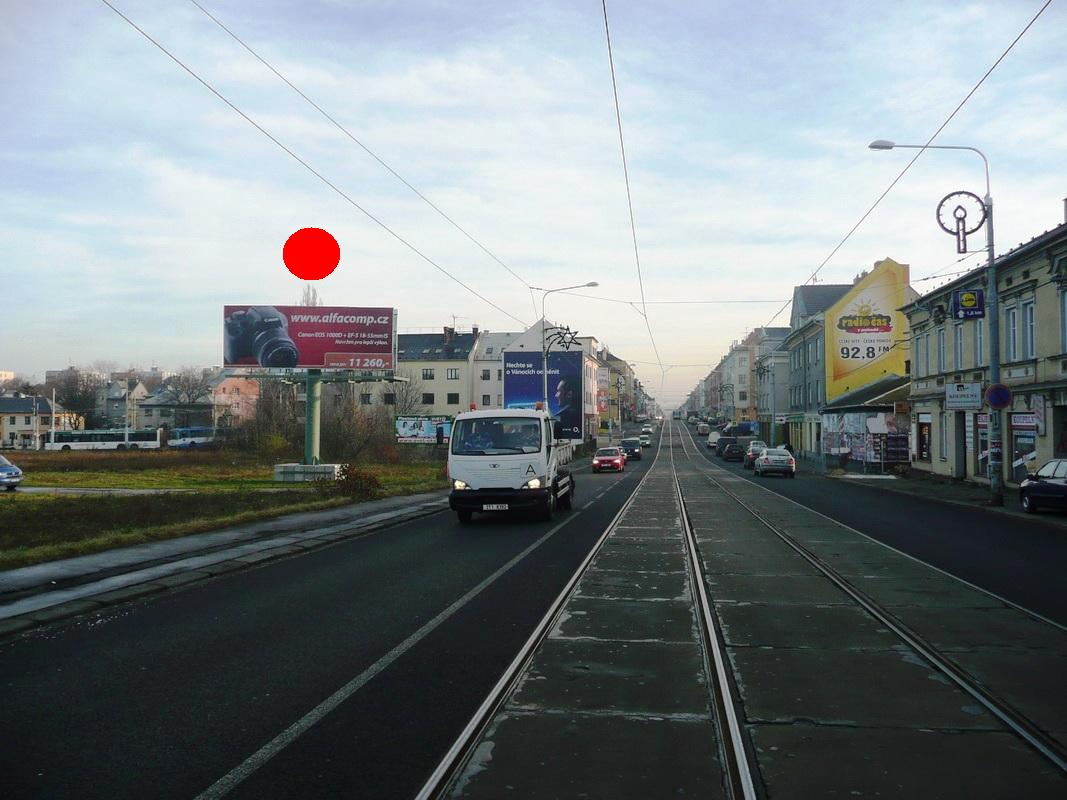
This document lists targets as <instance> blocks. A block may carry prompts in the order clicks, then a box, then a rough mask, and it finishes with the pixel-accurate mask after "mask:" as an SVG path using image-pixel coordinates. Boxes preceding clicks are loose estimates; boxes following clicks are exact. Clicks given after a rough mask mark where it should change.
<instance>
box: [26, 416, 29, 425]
mask: <svg viewBox="0 0 1067 800" xmlns="http://www.w3.org/2000/svg"><path fill="white" fill-rule="evenodd" d="M26 424H27V425H29V424H30V418H29V417H26Z"/></svg>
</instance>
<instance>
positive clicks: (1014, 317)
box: [1004, 307, 1019, 361]
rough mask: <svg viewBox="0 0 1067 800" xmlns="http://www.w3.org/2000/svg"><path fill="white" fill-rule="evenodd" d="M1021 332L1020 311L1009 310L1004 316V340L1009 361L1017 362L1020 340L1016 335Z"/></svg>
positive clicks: (1013, 308)
mask: <svg viewBox="0 0 1067 800" xmlns="http://www.w3.org/2000/svg"><path fill="white" fill-rule="evenodd" d="M1018 332H1019V309H1017V308H1015V307H1012V308H1009V309H1008V311H1007V313H1006V314H1005V315H1004V338H1005V339H1006V341H1005V342H1004V344H1005V348H1004V350H1005V358H1007V360H1008V361H1015V360H1016V359H1017V358H1018V357H1019V349H1018V338H1017V337H1016V334H1017V333H1018Z"/></svg>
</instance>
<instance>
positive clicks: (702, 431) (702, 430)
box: [697, 422, 711, 436]
mask: <svg viewBox="0 0 1067 800" xmlns="http://www.w3.org/2000/svg"><path fill="white" fill-rule="evenodd" d="M709 433H711V426H710V425H708V423H706V422H700V423H698V424H697V436H707V435H708V434H709Z"/></svg>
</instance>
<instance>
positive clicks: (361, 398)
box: [359, 394, 370, 406]
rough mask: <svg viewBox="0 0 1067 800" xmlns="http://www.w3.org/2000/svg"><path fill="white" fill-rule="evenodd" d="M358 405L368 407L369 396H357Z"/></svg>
mask: <svg viewBox="0 0 1067 800" xmlns="http://www.w3.org/2000/svg"><path fill="white" fill-rule="evenodd" d="M359 404H360V405H361V406H369V405H370V395H369V394H361V395H360V396H359Z"/></svg>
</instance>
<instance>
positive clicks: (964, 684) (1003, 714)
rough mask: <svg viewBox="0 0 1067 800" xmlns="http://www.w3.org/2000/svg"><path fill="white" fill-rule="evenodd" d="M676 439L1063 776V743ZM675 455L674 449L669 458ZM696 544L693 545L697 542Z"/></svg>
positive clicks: (683, 437)
mask: <svg viewBox="0 0 1067 800" xmlns="http://www.w3.org/2000/svg"><path fill="white" fill-rule="evenodd" d="M673 428H674V424H673V421H672V424H671V430H672V439H673V435H674V434H673ZM678 436H679V440H680V441H681V443H682V451H683V453H684V454H685V456H686V458H687V459H688V460H689V461H690V463H691V464H693V465H696V466H697V470H698V472H699V474H700V475H701V476H702V477H703V478H704V479H705V480H706V481H708V482H709V483H710V484H711V485H713V486H714V487H715V488H716V489H718V490H719V491H721V492H722V493H723V494H724V495H725V496H726V497H729V498H730V499H732V500H733V501H734V502H735V503H736V504H737V505H738V506H739V507H740V508H741V509H743V510H744V511H745V512H747V513H748V514H749V515H750V516H751V517H753V518H754V519H755V520H757V521H758V522H759V523H760V524H761V525H762V526H764V527H765V528H767V529H768V530H769V531H770V532H771V533H773V534H774V535H775V536H776V537H777V539H778V540H780V541H781V542H782V543H783V544H785V545H786V546H787V547H789V548H790V550H791V551H793V552H795V553H796V554H797V555H799V556H800V557H801V558H803V559H804V560H805V561H806V562H807V563H808V564H810V565H811V566H812V567H814V568H815V569H816V570H818V571H819V573H821V574H822V575H823V576H825V577H826V578H827V579H828V580H830V581H831V582H832V583H833V584H834V585H835V586H836V587H837V588H838V589H840V590H841V591H842V592H844V593H845V594H846V595H847V596H848V597H849V598H850V599H851V600H852V601H853V602H855V603H856V604H857V605H858V606H859V607H860V608H861V609H863V611H865V612H866V613H867V614H869V615H871V616H872V617H874V619H876V620H877V621H878V622H879V623H880V624H882V625H884V626H885V627H886V628H887V629H889V630H890V631H892V633H893V634H894V635H896V636H897V637H898V638H899V639H900V640H901V641H902V642H903V643H904V644H905V645H907V646H908V647H909V648H911V650H913V651H914V652H915V653H916V654H917V655H918V656H920V657H921V658H922V659H923V660H924V661H925V662H926V663H927V664H929V665H930V666H931V667H933V668H934V669H935V670H937V672H938V673H940V674H941V675H942V676H944V677H945V678H946V679H947V680H949V681H950V682H951V683H952V684H954V685H955V686H957V687H958V688H959V689H961V690H962V691H964V692H966V693H967V694H968V695H970V696H971V697H972V698H973V699H974V700H976V701H977V702H978V703H979V704H980V705H981V706H982V707H983V708H984V709H985V710H986V711H988V712H989V713H990V714H992V715H993V716H994V717H995V718H996V719H998V720H999V721H1000V722H1001V723H1002V724H1003V725H1004V726H1005V727H1006V728H1007V729H1008V730H1009V731H1011V732H1012V733H1013V734H1015V735H1016V736H1017V737H1019V738H1020V739H1021V740H1022V741H1024V742H1025V743H1026V744H1027V745H1028V746H1029V747H1030V748H1031V749H1033V750H1034V751H1036V752H1037V753H1038V754H1040V755H1041V756H1042V757H1043V758H1044V759H1045V760H1046V761H1048V762H1049V763H1050V764H1051V765H1053V766H1054V767H1055V768H1056V769H1057V770H1058V771H1059V772H1060V773H1061V774H1063V775H1067V751H1065V749H1064V747H1063V745H1062V744H1061V743H1060V742H1059V741H1057V740H1056V739H1054V738H1052V737H1051V736H1049V735H1048V734H1046V733H1045V732H1044V731H1043V730H1042V729H1041V728H1040V727H1039V726H1038V725H1037V724H1036V723H1035V722H1033V721H1032V720H1031V719H1029V718H1028V717H1027V716H1026V715H1025V714H1024V713H1023V712H1021V711H1020V710H1019V709H1017V708H1016V707H1014V706H1013V705H1012V704H1011V703H1009V702H1008V701H1007V700H1005V699H1004V698H1002V697H998V696H997V695H996V694H995V693H993V692H992V691H990V690H989V689H988V688H987V687H985V686H984V685H983V684H982V683H981V682H980V681H979V680H978V679H977V678H975V677H974V676H973V675H971V674H970V673H969V672H968V671H967V670H966V669H965V668H963V667H962V666H961V665H959V664H958V663H957V662H956V661H955V660H953V659H952V658H950V657H949V656H947V655H946V654H945V653H943V652H941V651H939V650H938V649H937V648H936V647H935V646H934V645H933V644H931V643H930V642H929V641H928V640H927V639H925V638H924V637H923V636H921V635H920V634H919V633H918V632H916V631H915V630H913V629H912V628H911V627H909V626H908V625H906V624H905V623H904V622H903V621H902V620H900V619H899V618H898V617H897V616H896V615H894V614H893V613H892V612H891V611H889V610H888V609H887V608H886V607H885V606H884V605H882V604H880V603H878V602H877V601H876V600H874V599H873V598H872V597H870V596H869V595H868V594H866V593H864V592H863V591H861V590H860V589H859V588H857V587H856V586H855V585H854V584H853V583H852V582H850V581H849V580H848V579H847V578H846V576H844V575H842V574H841V573H840V572H839V571H837V570H835V569H834V568H833V567H831V566H830V565H828V564H826V563H825V562H824V561H823V560H822V559H820V558H819V557H818V556H817V555H816V554H815V553H813V552H812V551H811V550H810V549H809V548H807V547H805V546H804V545H803V544H802V543H801V542H799V541H797V539H796V538H795V537H793V536H791V535H790V534H789V533H788V532H786V531H784V530H782V528H781V527H780V526H779V525H777V524H775V523H774V522H773V521H771V520H770V519H768V518H767V517H766V516H765V515H764V514H761V513H760V512H759V511H758V510H757V509H756V508H754V507H753V506H752V504H751V503H750V502H747V501H746V500H745V499H744V498H742V497H741V496H740V495H739V494H738V493H737V492H735V491H733V490H731V488H730V487H729V485H728V483H727V482H725V481H722V480H718V479H717V478H716V477H715V476H714V474H713V473H714V472H716V471H721V470H717V469H716V468H715V467H714V466H713V465H711V464H709V463H708V461H707V459H705V458H703V457H702V456H701V454H700V453H699V451H698V450H697V448H696V445H695V443H694V442H693V441H692V439H691V438H690V437H689V436H688V433H687V432H686V431H685V430H684V429H682V430H681V431H680V432H679V434H678ZM687 440H688V442H687ZM690 448H692V452H690ZM673 455H674V454H673V450H672V459H673ZM676 476H677V472H676ZM679 500H680V502H682V504H683V508H684V503H685V498H684V494H683V493H682V491H681V488H680V487H679ZM687 527H688V525H687ZM694 546H696V542H695V540H694ZM697 553H699V548H697ZM695 563H696V564H697V565H699V563H700V559H699V557H698V556H697V557H696V558H695ZM711 613H712V615H714V608H713V607H712V608H711Z"/></svg>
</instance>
